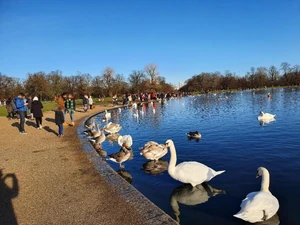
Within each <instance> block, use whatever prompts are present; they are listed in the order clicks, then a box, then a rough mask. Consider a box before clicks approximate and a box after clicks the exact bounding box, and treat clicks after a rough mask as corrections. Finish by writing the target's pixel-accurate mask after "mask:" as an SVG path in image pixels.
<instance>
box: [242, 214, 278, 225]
mask: <svg viewBox="0 0 300 225" xmlns="http://www.w3.org/2000/svg"><path fill="white" fill-rule="evenodd" d="M279 224H280V220H279V217H278V215H277V213H276V214H275V215H274V216H273V217H272V218H270V219H268V220H265V221H262V222H257V223H249V222H244V223H243V225H279Z"/></svg>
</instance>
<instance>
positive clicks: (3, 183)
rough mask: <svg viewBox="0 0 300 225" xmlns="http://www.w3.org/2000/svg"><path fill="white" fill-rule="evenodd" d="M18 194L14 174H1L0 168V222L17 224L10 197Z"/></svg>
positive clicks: (8, 224) (5, 224) (3, 224)
mask: <svg viewBox="0 0 300 225" xmlns="http://www.w3.org/2000/svg"><path fill="white" fill-rule="evenodd" d="M18 194H19V184H18V179H17V177H16V175H15V174H13V173H8V174H5V175H4V174H3V171H2V169H0V224H1V225H17V224H18V222H17V218H16V215H15V212H14V207H13V205H12V199H13V198H16V197H17V196H18Z"/></svg>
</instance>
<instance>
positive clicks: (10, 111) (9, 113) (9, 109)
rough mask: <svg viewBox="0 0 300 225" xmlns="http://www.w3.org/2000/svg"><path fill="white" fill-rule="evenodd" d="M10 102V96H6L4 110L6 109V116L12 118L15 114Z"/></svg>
mask: <svg viewBox="0 0 300 225" xmlns="http://www.w3.org/2000/svg"><path fill="white" fill-rule="evenodd" d="M12 103H13V101H12V100H11V98H8V100H7V102H6V106H5V107H6V110H7V118H8V119H9V120H11V119H12V118H14V116H15V113H14V109H13V106H12Z"/></svg>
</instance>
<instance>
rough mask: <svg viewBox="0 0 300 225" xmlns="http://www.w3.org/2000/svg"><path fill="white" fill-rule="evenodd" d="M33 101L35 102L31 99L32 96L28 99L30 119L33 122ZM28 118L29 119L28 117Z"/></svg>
mask: <svg viewBox="0 0 300 225" xmlns="http://www.w3.org/2000/svg"><path fill="white" fill-rule="evenodd" d="M32 101H33V100H32V99H31V96H29V97H28V99H27V102H28V106H27V111H28V113H29V115H30V119H32V120H33V114H32V111H31V104H32ZM26 118H27V116H26Z"/></svg>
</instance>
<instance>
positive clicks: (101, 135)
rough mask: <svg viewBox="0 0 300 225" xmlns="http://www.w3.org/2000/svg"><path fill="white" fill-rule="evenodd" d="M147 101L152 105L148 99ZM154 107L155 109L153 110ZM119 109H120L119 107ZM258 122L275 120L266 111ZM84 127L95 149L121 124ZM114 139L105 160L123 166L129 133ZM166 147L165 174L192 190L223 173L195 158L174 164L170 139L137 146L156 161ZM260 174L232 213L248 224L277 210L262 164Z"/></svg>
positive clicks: (127, 154) (129, 151)
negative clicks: (258, 186) (113, 149)
mask: <svg viewBox="0 0 300 225" xmlns="http://www.w3.org/2000/svg"><path fill="white" fill-rule="evenodd" d="M150 104H153V102H151V103H150ZM132 107H133V109H135V112H136V113H134V114H133V116H134V117H138V114H139V112H138V109H137V103H133V104H132ZM153 110H155V109H153ZM119 111H120V112H121V108H119ZM110 119H111V113H110V112H108V111H107V110H105V117H103V118H102V120H103V121H107V122H108V121H109V120H110ZM257 119H258V120H259V121H260V122H261V123H269V122H272V121H274V120H275V115H273V114H270V113H264V112H260V116H258V118H257ZM85 127H86V128H87V130H86V131H84V133H85V134H86V135H87V136H88V138H89V139H90V141H91V142H92V143H93V145H94V147H95V148H96V150H97V149H98V150H101V149H102V143H103V142H104V141H105V140H106V137H107V136H108V135H111V136H114V135H116V134H117V133H118V132H119V131H120V130H121V129H122V126H121V125H120V124H117V123H112V122H109V123H108V124H107V125H106V126H104V127H103V128H102V129H100V124H95V119H94V118H92V119H91V121H90V123H89V124H86V125H85ZM105 132H107V133H108V134H105ZM186 135H187V136H188V137H189V138H195V139H200V138H201V134H200V133H199V132H198V131H191V132H188V133H187V134H186ZM115 139H116V141H117V142H118V144H119V145H120V146H121V149H120V151H119V152H116V153H114V154H111V155H109V156H108V158H107V160H111V161H113V162H117V163H119V164H120V168H123V165H122V163H123V162H125V161H127V160H128V159H130V158H132V155H133V153H132V148H131V146H132V137H131V136H130V135H124V136H121V135H116V136H115ZM168 148H169V149H170V161H169V166H168V173H169V175H170V176H171V177H172V178H173V179H175V180H178V181H180V182H182V183H184V184H190V185H191V186H192V189H195V188H200V187H199V185H200V184H202V186H201V187H202V188H203V184H206V183H205V182H208V181H210V180H211V179H213V178H214V177H215V176H217V175H220V174H222V173H224V172H225V170H222V171H215V170H214V169H212V168H210V167H208V166H206V165H204V164H202V163H199V162H195V161H189V162H182V163H180V164H178V165H176V161H177V155H176V148H175V145H174V142H173V141H172V140H167V141H166V142H165V144H158V143H156V142H154V141H149V142H147V143H146V144H145V145H144V147H143V148H141V149H140V154H141V155H142V156H144V157H145V158H146V159H148V160H151V161H158V160H159V159H160V158H162V157H163V156H164V155H166V154H167V153H168ZM258 177H262V181H261V189H260V191H256V192H251V193H249V194H248V195H247V196H246V198H245V199H244V200H242V203H241V205H240V207H241V210H240V211H239V212H238V213H236V214H235V215H233V216H235V217H237V218H240V219H242V220H244V221H247V222H250V223H256V222H262V221H266V220H268V219H270V218H272V217H273V216H274V215H275V214H276V213H277V211H278V209H279V202H278V200H277V198H276V197H275V196H274V195H272V193H271V192H270V191H269V184H270V174H269V171H268V170H267V169H266V168H264V167H259V168H258V169H257V175H256V178H258Z"/></svg>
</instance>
